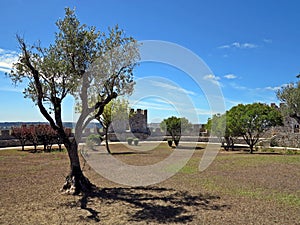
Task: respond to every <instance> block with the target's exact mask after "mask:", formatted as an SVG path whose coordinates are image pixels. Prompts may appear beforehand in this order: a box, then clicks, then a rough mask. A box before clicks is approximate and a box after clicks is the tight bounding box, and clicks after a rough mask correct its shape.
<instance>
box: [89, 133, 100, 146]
mask: <svg viewBox="0 0 300 225" xmlns="http://www.w3.org/2000/svg"><path fill="white" fill-rule="evenodd" d="M102 141H103V138H102V136H100V135H99V134H90V135H89V136H88V137H87V143H88V142H92V143H94V144H96V145H100V144H101V142H102Z"/></svg>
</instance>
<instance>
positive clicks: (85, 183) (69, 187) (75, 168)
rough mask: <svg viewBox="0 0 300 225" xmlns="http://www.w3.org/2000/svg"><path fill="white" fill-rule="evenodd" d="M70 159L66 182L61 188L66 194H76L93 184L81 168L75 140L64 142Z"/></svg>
mask: <svg viewBox="0 0 300 225" xmlns="http://www.w3.org/2000/svg"><path fill="white" fill-rule="evenodd" d="M65 146H66V148H67V151H68V155H69V159H70V173H69V175H68V176H67V177H66V182H65V184H64V186H63V188H62V191H65V192H66V193H68V194H73V195H77V194H79V193H81V192H87V191H89V190H91V188H92V187H93V184H92V183H91V182H90V181H89V179H88V178H86V177H85V176H84V175H83V173H82V170H81V166H80V160H79V155H78V144H77V142H76V140H75V139H74V140H72V141H71V142H68V143H65Z"/></svg>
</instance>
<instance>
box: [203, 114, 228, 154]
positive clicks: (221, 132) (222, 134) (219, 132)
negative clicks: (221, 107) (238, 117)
mask: <svg viewBox="0 0 300 225" xmlns="http://www.w3.org/2000/svg"><path fill="white" fill-rule="evenodd" d="M227 123H228V121H227V120H226V113H224V114H215V115H213V117H212V118H209V119H208V121H207V124H206V129H207V130H208V131H209V132H210V134H211V136H216V137H218V138H219V139H220V142H222V143H224V141H223V138H224V140H225V142H226V144H223V147H224V148H225V150H228V149H229V147H230V146H231V147H232V148H233V146H234V141H233V137H232V134H231V133H230V130H229V129H228V125H227Z"/></svg>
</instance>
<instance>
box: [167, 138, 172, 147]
mask: <svg viewBox="0 0 300 225" xmlns="http://www.w3.org/2000/svg"><path fill="white" fill-rule="evenodd" d="M167 142H168V145H169V147H172V144H173V140H172V139H167Z"/></svg>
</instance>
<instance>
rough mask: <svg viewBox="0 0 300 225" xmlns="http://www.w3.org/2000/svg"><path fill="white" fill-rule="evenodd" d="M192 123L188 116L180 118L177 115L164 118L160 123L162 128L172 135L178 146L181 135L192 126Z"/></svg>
mask: <svg viewBox="0 0 300 225" xmlns="http://www.w3.org/2000/svg"><path fill="white" fill-rule="evenodd" d="M191 126H192V125H191V123H190V122H189V121H188V119H186V118H184V117H183V118H178V117H176V116H172V117H169V118H167V119H164V120H163V121H162V122H161V123H160V127H161V129H162V130H165V131H167V133H169V134H170V135H171V136H172V140H173V141H174V143H175V145H176V146H178V144H179V140H180V138H181V135H182V133H183V132H184V131H186V130H188V129H189V128H191Z"/></svg>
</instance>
